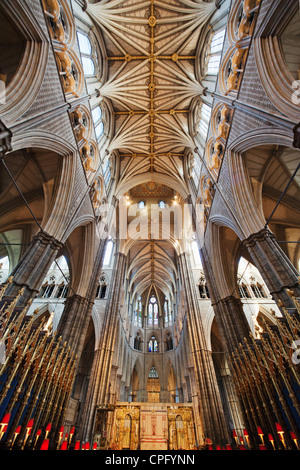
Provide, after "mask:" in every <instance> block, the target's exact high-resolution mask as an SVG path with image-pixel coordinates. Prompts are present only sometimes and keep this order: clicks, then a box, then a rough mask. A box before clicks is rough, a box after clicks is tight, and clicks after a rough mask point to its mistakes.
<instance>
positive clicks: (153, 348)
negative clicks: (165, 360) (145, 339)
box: [148, 336, 158, 352]
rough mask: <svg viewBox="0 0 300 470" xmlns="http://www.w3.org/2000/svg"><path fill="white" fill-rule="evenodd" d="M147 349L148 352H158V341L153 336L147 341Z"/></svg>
mask: <svg viewBox="0 0 300 470" xmlns="http://www.w3.org/2000/svg"><path fill="white" fill-rule="evenodd" d="M148 351H149V352H158V342H157V340H156V338H155V336H152V338H151V339H150V341H149V343H148Z"/></svg>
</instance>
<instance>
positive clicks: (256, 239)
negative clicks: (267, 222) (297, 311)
mask: <svg viewBox="0 0 300 470" xmlns="http://www.w3.org/2000/svg"><path fill="white" fill-rule="evenodd" d="M242 244H243V245H244V246H245V247H246V248H247V250H248V252H249V254H250V256H251V258H252V260H253V262H254V264H255V266H256V267H257V269H258V270H259V271H260V273H261V275H262V277H263V278H264V281H265V283H266V285H267V287H268V289H269V291H270V293H271V295H272V296H273V298H274V300H275V301H276V302H278V301H279V304H280V301H281V302H283V304H284V306H285V307H286V308H294V304H293V301H292V299H291V297H290V296H289V295H288V294H287V292H286V289H290V290H293V291H294V293H295V296H296V297H299V296H300V286H299V277H298V276H299V273H298V271H297V270H296V268H295V267H294V265H293V264H292V263H291V261H290V260H289V258H288V257H287V256H286V255H285V254H284V252H283V251H282V250H281V248H280V246H279V245H278V243H277V242H276V240H275V236H274V234H273V233H272V232H270V230H268V229H267V228H264V229H263V230H261V231H260V232H258V233H254V234H252V235H251V236H250V237H248V238H247V239H246V240H244V241H243V242H242Z"/></svg>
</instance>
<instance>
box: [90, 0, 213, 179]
mask: <svg viewBox="0 0 300 470" xmlns="http://www.w3.org/2000/svg"><path fill="white" fill-rule="evenodd" d="M215 9H216V7H215V3H214V2H212V3H205V2H203V1H200V0H198V1H192V0H182V1H178V0H162V1H157V0H145V1H138V0H113V1H109V0H104V1H101V2H99V3H94V4H93V3H90V4H89V5H88V12H89V14H90V15H91V16H92V17H93V19H94V20H95V22H96V23H97V24H98V25H99V26H100V28H101V31H102V34H103V37H104V40H105V44H106V49H107V61H108V67H109V73H108V78H107V80H106V81H105V83H103V85H102V87H101V88H100V94H101V96H102V97H107V98H109V99H110V100H111V101H112V103H113V107H114V111H115V133H114V138H113V139H112V140H111V142H110V145H109V151H110V152H113V151H117V152H118V153H119V155H120V157H121V181H120V184H122V183H123V184H125V182H126V181H127V180H128V178H130V181H132V182H133V185H135V183H136V181H137V179H136V178H135V177H136V176H140V177H141V175H142V174H145V173H148V172H150V173H159V174H161V175H167V176H168V177H170V178H172V179H173V181H174V178H175V179H177V180H178V182H179V183H180V184H182V183H183V169H182V158H183V156H184V153H185V150H186V149H187V148H188V149H194V148H195V144H194V142H193V139H192V137H191V136H190V133H189V129H188V114H189V108H190V104H191V100H192V99H193V98H194V97H195V96H200V95H201V94H202V92H203V87H202V86H201V84H200V83H199V81H198V80H197V79H196V76H195V58H196V56H195V54H196V48H197V43H198V41H199V35H200V33H201V30H202V28H203V26H204V25H206V24H207V21H208V18H209V17H210V16H211V15H212V13H213V12H214V11H215ZM147 178H148V180H149V175H148V176H147ZM147 178H146V179H147ZM153 179H155V180H156V181H157V180H158V175H157V174H155V175H153ZM160 181H161V182H168V181H169V180H168V178H167V179H166V178H164V179H161V180H160Z"/></svg>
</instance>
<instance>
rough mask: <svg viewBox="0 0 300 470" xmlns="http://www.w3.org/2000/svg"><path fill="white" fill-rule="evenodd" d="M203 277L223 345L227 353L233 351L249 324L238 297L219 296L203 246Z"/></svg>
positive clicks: (246, 332) (247, 330) (247, 331)
mask: <svg viewBox="0 0 300 470" xmlns="http://www.w3.org/2000/svg"><path fill="white" fill-rule="evenodd" d="M201 253H202V259H203V269H204V273H205V279H206V282H207V284H208V288H209V292H210V299H211V304H212V306H213V309H214V313H215V318H216V323H217V325H218V329H219V332H220V336H221V338H222V343H223V347H224V348H225V350H226V351H227V352H229V353H231V352H233V351H234V350H235V349H236V348H237V347H238V345H239V343H242V342H243V339H244V338H247V337H248V336H249V333H250V326H249V323H248V321H247V318H246V315H245V313H244V310H243V304H242V302H241V300H240V298H237V297H235V296H234V295H233V294H232V295H228V296H227V297H225V298H220V295H219V292H218V289H217V286H216V282H215V280H214V276H213V272H212V269H211V265H210V262H209V257H208V255H207V253H206V250H205V248H204V247H203V248H202V250H201Z"/></svg>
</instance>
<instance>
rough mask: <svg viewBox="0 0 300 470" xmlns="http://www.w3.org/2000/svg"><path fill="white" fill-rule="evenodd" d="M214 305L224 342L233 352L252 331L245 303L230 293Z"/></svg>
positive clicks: (229, 350) (227, 348)
mask: <svg viewBox="0 0 300 470" xmlns="http://www.w3.org/2000/svg"><path fill="white" fill-rule="evenodd" d="M212 305H213V308H214V313H215V318H216V322H217V325H218V328H219V332H220V335H221V338H222V343H223V345H224V347H225V349H226V350H227V352H229V353H231V352H233V351H234V350H235V349H236V348H237V347H238V345H239V343H243V341H244V338H248V337H249V333H250V326H249V323H248V321H247V318H246V315H245V313H244V310H243V304H242V302H241V300H240V299H237V298H236V297H234V296H233V295H230V296H228V297H225V299H221V300H219V301H218V302H216V303H215V304H212Z"/></svg>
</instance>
